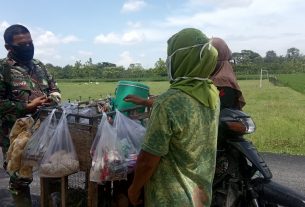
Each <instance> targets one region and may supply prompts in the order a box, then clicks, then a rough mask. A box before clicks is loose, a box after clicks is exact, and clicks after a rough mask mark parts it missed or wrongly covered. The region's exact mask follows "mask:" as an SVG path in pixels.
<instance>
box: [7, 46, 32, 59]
mask: <svg viewBox="0 0 305 207" xmlns="http://www.w3.org/2000/svg"><path fill="white" fill-rule="evenodd" d="M10 46H11V47H12V49H13V50H12V51H11V54H12V58H13V59H15V60H17V61H21V62H28V61H30V60H32V59H33V57H34V45H33V43H29V44H23V45H10Z"/></svg>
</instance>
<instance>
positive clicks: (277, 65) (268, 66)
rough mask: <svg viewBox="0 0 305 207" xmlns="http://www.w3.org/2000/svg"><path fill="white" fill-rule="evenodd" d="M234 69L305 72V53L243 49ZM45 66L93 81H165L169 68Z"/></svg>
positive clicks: (63, 74) (64, 75)
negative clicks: (283, 53)
mask: <svg viewBox="0 0 305 207" xmlns="http://www.w3.org/2000/svg"><path fill="white" fill-rule="evenodd" d="M232 58H233V59H232V60H234V64H235V66H234V70H235V71H236V73H237V74H238V75H243V74H250V75H251V74H258V73H259V71H260V70H261V69H263V70H268V72H269V74H283V73H305V56H304V55H302V54H301V53H300V50H299V49H297V48H295V47H292V48H289V49H288V50H287V53H286V55H285V56H278V55H277V54H276V52H275V51H273V50H270V51H267V52H266V55H265V56H264V57H262V56H261V55H260V54H258V53H256V52H254V51H252V50H242V51H241V52H234V53H232ZM46 67H47V68H48V70H49V71H50V72H51V74H52V75H53V76H54V77H55V78H56V79H65V80H69V79H71V80H76V79H78V80H79V81H89V82H93V81H96V80H118V79H133V80H165V79H166V77H167V69H166V62H165V60H163V59H161V58H159V59H158V60H157V61H156V63H155V64H154V67H152V68H144V67H143V66H142V65H141V63H133V64H130V65H129V66H128V67H127V68H125V67H123V66H117V65H116V64H113V63H110V62H98V63H93V62H92V59H91V58H89V60H88V61H86V62H85V63H82V62H81V61H76V62H75V64H74V65H66V66H64V67H59V66H54V65H52V64H50V63H48V64H46Z"/></svg>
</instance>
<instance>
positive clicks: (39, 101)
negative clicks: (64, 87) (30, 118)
mask: <svg viewBox="0 0 305 207" xmlns="http://www.w3.org/2000/svg"><path fill="white" fill-rule="evenodd" d="M48 101H49V99H48V98H47V96H40V97H37V98H35V99H33V100H32V101H31V102H30V103H28V104H27V106H26V109H27V111H29V112H33V111H35V110H36V109H37V107H38V106H41V105H45V104H47V103H48Z"/></svg>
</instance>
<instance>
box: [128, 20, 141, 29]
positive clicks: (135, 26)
mask: <svg viewBox="0 0 305 207" xmlns="http://www.w3.org/2000/svg"><path fill="white" fill-rule="evenodd" d="M127 25H128V26H129V27H131V28H140V27H141V26H142V23H141V22H132V21H128V22H127Z"/></svg>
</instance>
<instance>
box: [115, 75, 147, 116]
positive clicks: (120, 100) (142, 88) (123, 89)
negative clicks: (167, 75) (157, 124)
mask: <svg viewBox="0 0 305 207" xmlns="http://www.w3.org/2000/svg"><path fill="white" fill-rule="evenodd" d="M127 95H136V96H139V97H141V98H144V99H147V98H148V95H149V87H148V86H147V85H145V84H142V83H139V82H133V81H119V82H118V85H117V88H116V90H115V101H114V108H115V109H118V110H119V111H120V110H124V109H128V108H132V107H135V106H136V104H134V103H131V102H126V101H124V98H125V97H126V96H127ZM143 111H144V109H143Z"/></svg>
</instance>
